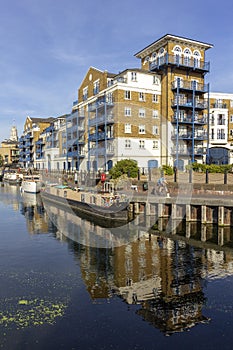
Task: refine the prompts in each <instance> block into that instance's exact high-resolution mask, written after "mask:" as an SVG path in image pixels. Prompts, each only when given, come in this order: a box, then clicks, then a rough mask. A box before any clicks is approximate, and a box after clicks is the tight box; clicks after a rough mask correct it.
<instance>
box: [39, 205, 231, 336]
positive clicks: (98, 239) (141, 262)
mask: <svg viewBox="0 0 233 350" xmlns="http://www.w3.org/2000/svg"><path fill="white" fill-rule="evenodd" d="M44 205H45V208H46V210H47V211H48V213H49V216H50V218H51V219H52V220H53V222H54V223H55V224H56V225H57V228H58V230H59V232H60V233H62V234H61V236H60V239H65V240H67V238H68V239H70V240H68V244H69V248H70V249H71V250H72V251H73V253H74V255H75V256H76V257H77V259H78V261H79V264H80V267H81V272H82V278H83V280H84V282H85V284H86V288H87V290H88V292H89V293H90V296H91V297H92V299H93V300H94V301H98V300H101V299H103V298H105V299H108V298H111V296H112V295H113V294H117V295H118V296H119V297H121V298H122V299H123V300H124V301H125V302H126V303H127V304H129V305H130V304H136V305H138V306H140V308H139V309H138V310H137V311H136V312H137V314H138V315H139V316H141V317H142V318H143V319H144V320H146V321H147V322H149V323H150V324H152V325H153V326H155V327H156V328H159V329H160V330H161V331H162V332H164V333H165V334H166V335H169V334H172V333H174V332H181V331H184V330H187V329H190V328H192V327H194V326H195V325H196V324H199V323H206V322H209V318H208V317H207V316H206V315H205V314H204V311H203V310H204V309H205V304H206V297H205V293H204V289H205V283H206V281H207V280H208V279H212V278H216V277H218V278H219V277H220V276H226V275H231V274H232V273H233V264H232V261H233V255H232V252H233V250H232V249H231V245H230V247H229V242H231V238H232V233H231V230H230V229H229V228H225V229H223V228H222V227H221V228H217V227H216V226H206V225H199V224H197V223H190V224H189V225H187V224H185V223H183V222H182V223H180V224H179V225H177V226H175V225H174V230H173V231H172V232H173V234H166V232H165V231H164V232H163V230H162V229H163V227H166V226H167V222H166V220H164V221H163V222H159V223H157V224H156V225H158V226H159V228H160V229H161V231H158V227H157V226H156V227H154V228H156V229H154V230H150V231H149V232H143V234H142V230H141V227H143V222H142V221H141V223H140V224H141V225H140V226H137V225H135V226H133V225H132V224H130V225H128V226H127V227H126V226H125V227H124V230H123V231H122V229H121V228H118V229H113V230H112V229H111V230H110V229H106V228H103V227H99V226H96V225H94V223H93V222H89V221H87V220H83V219H82V218H80V217H78V216H76V215H75V214H74V213H73V212H72V211H69V209H67V210H65V209H64V208H63V207H59V206H52V205H51V204H49V205H46V203H44ZM144 219H145V220H148V218H147V219H146V218H144ZM139 220H142V218H141V217H140V218H139ZM127 230H128V231H127ZM219 237H221V238H219ZM222 237H225V238H226V240H227V242H228V246H227V245H226V246H224V244H223V242H224V239H222ZM129 238H130V239H129Z"/></svg>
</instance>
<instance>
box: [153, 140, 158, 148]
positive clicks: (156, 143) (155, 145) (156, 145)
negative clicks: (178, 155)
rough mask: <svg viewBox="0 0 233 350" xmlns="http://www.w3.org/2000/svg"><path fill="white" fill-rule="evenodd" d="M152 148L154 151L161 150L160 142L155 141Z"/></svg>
mask: <svg viewBox="0 0 233 350" xmlns="http://www.w3.org/2000/svg"><path fill="white" fill-rule="evenodd" d="M152 148H153V149H158V148H159V141H157V140H153V145H152Z"/></svg>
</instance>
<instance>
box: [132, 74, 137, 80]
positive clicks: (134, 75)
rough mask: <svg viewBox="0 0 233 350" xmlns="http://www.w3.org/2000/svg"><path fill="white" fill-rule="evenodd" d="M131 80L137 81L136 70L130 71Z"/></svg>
mask: <svg viewBox="0 0 233 350" xmlns="http://www.w3.org/2000/svg"><path fill="white" fill-rule="evenodd" d="M131 80H132V81H137V73H136V72H131Z"/></svg>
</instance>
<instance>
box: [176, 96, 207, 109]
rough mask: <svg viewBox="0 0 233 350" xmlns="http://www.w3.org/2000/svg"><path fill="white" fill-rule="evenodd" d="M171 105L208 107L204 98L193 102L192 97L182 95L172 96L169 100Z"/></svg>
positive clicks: (196, 107) (197, 107)
mask: <svg viewBox="0 0 233 350" xmlns="http://www.w3.org/2000/svg"><path fill="white" fill-rule="evenodd" d="M171 106H172V107H177V106H180V107H184V108H195V109H207V108H208V102H207V101H206V100H195V101H194V103H193V100H192V99H187V98H183V97H179V98H178V99H177V98H174V99H173V100H172V101H171Z"/></svg>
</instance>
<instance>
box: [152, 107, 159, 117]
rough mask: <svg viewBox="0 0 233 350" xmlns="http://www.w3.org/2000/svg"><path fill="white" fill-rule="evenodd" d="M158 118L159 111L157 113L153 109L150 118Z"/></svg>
mask: <svg viewBox="0 0 233 350" xmlns="http://www.w3.org/2000/svg"><path fill="white" fill-rule="evenodd" d="M158 116H159V111H157V109H154V110H153V111H152V118H158Z"/></svg>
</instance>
